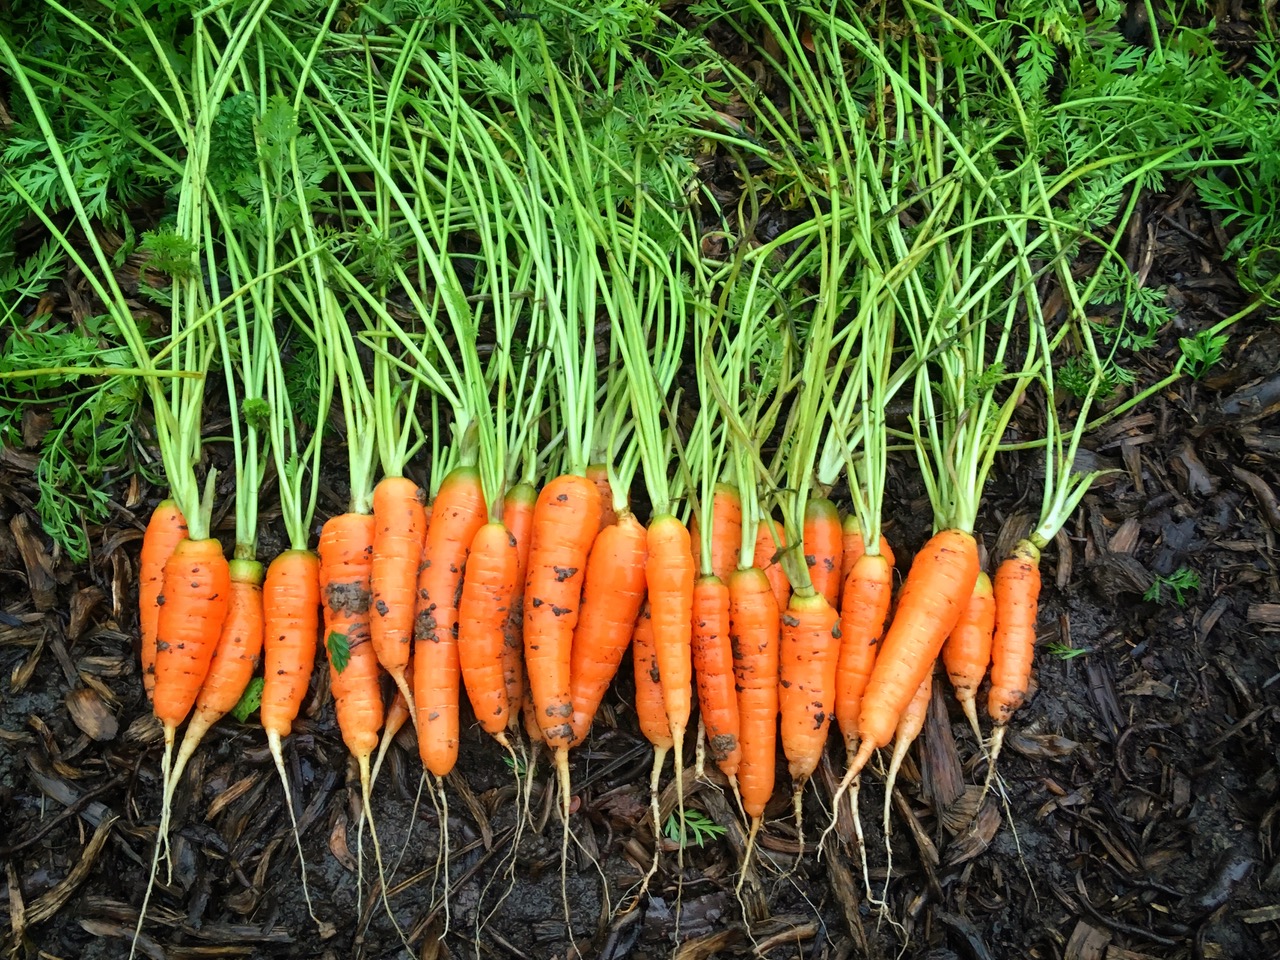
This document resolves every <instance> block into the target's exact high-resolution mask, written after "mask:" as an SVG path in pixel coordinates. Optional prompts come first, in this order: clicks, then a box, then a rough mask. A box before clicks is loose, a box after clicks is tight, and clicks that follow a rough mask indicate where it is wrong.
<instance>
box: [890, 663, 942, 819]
mask: <svg viewBox="0 0 1280 960" xmlns="http://www.w3.org/2000/svg"><path fill="white" fill-rule="evenodd" d="M932 696H933V671H930V672H929V673H927V674H925V677H924V679H923V680H921V681H920V686H919V687H917V688H916V692H915V695H914V696H913V697H912V698H911V702H910V703H908V704H907V708H906V709H905V710H903V711H902V716H901V717H900V718H899V719H898V728H897V730H895V731H894V738H893V757H892V758H891V759H890V761H889V772H888V773H887V774H886V775H885V778H884V833H885V841H886V844H887V843H888V836H889V802H890V800H891V799H892V797H893V785H894V783H895V782H896V781H897V779H898V770H899V769H900V768H901V767H902V761H903V760H904V759H906V756H907V751H908V750H909V749H910V748H911V744H912V743H914V742H915V739H916V737H918V736H920V731H921V730H923V729H924V721H925V717H926V716H927V715H928V713H929V700H930V698H931V697H932Z"/></svg>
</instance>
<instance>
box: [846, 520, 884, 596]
mask: <svg viewBox="0 0 1280 960" xmlns="http://www.w3.org/2000/svg"><path fill="white" fill-rule="evenodd" d="M840 539H841V547H840V582H841V583H848V582H849V571H850V570H852V569H853V565H854V564H855V563H857V562H858V559H859V558H860V557H861V556H862V555H863V554H864V553H866V552H867V544H866V541H865V540H864V539H863V536H862V524H861V523H860V522H859V521H858V515H857V514H856V513H851V514H849V515H848V516H847V517H845V518H844V522H843V523H842V524H841V533H840ZM880 552H881V553H882V554H884V555H885V557H887V558H888V560H889V566H890V567H893V566H896V562H895V559H894V556H893V549H892V548H891V547H890V546H889V541H888V540H886V539H885V538H884V534H881V535H880Z"/></svg>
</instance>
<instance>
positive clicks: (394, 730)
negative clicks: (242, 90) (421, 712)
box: [369, 659, 413, 786]
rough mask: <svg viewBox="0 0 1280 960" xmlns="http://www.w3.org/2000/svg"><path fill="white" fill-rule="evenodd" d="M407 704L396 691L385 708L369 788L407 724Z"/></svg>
mask: <svg viewBox="0 0 1280 960" xmlns="http://www.w3.org/2000/svg"><path fill="white" fill-rule="evenodd" d="M409 675H410V676H412V675H413V660H412V659H410V660H409ZM410 719H411V718H410V716H409V704H407V703H406V702H405V699H404V694H403V693H401V692H400V691H399V690H397V691H396V695H395V697H393V698H392V700H391V706H389V707H387V715H386V719H385V720H384V721H383V724H382V736H381V738H379V741H378V755H377V757H375V758H374V761H373V772H372V773H371V774H370V776H369V784H370V786H374V785H376V784H377V782H378V774H379V773H380V772H381V770H382V763H383V761H384V760H386V758H387V751H388V750H390V749H391V742H392V741H393V740H395V738H396V735H397V734H398V733H399V732H400V731H401V730H403V729H404V725H405V724H406V723H408V722H409V720H410Z"/></svg>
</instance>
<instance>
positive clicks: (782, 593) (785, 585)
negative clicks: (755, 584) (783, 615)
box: [751, 519, 791, 612]
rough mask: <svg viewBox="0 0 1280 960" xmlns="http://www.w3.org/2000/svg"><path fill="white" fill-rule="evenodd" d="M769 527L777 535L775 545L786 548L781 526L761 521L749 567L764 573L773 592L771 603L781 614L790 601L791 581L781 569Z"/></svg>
mask: <svg viewBox="0 0 1280 960" xmlns="http://www.w3.org/2000/svg"><path fill="white" fill-rule="evenodd" d="M770 527H772V528H773V530H774V533H776V534H777V537H778V540H777V543H778V544H781V545H782V548H783V549H785V548H786V544H787V537H786V532H785V531H784V530H783V527H782V524H780V523H779V522H778V521H777V520H767V519H766V520H761V521H760V523H759V524H757V525H756V548H755V557H754V558H753V559H752V562H751V565H752V566H753V567H757V568H759V569H760V570H762V571H764V575H765V576H766V577H767V578H768V579H769V588H770V589H771V590H772V591H773V602H774V603H775V604H777V607H778V610H779V612H781V611H783V610H785V609H787V603H788V602H789V601H790V599H791V581H790V580H788V579H787V572H786V570H784V569H783V567H782V562H781V559H780V550H779V547H778V546H777V545H776V544H775V543H774V539H773V538H774V533H770V532H769V528H770Z"/></svg>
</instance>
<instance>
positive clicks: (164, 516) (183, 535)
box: [138, 500, 187, 702]
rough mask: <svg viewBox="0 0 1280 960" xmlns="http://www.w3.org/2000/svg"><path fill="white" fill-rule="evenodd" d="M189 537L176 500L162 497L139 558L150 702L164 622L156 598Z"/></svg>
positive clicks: (141, 629)
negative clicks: (166, 572)
mask: <svg viewBox="0 0 1280 960" xmlns="http://www.w3.org/2000/svg"><path fill="white" fill-rule="evenodd" d="M185 539H187V521H186V518H184V517H183V516H182V511H181V510H180V509H178V505H177V504H176V503H175V502H174V501H172V500H161V501H160V502H159V503H158V504H156V508H155V510H153V511H152V512H151V519H150V520H149V521H147V529H146V532H145V533H143V535H142V553H141V555H140V556H139V558H138V577H139V583H138V632H139V633H140V634H141V641H142V642H141V647H140V655H141V659H142V688H143V690H144V691H145V692H146V694H147V701H148V702H150V701H152V700H154V699H155V688H156V634H157V631H158V629H159V626H160V605H159V603H157V602H156V601H157V600H158V599H159V597H160V593H161V589H162V587H163V586H164V565H165V563H167V562H168V560H169V558H170V557H171V556H173V551H174V550H175V549H177V546H178V544H179V542H181V541H183V540H185Z"/></svg>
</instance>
